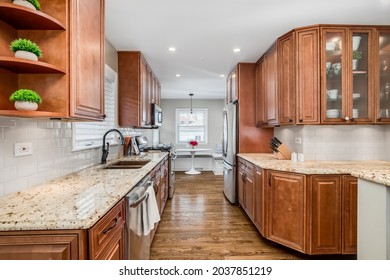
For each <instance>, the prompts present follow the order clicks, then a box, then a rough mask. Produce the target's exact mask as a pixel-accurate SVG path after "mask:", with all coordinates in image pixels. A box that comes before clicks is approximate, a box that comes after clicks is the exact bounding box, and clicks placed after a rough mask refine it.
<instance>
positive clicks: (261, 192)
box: [254, 166, 268, 237]
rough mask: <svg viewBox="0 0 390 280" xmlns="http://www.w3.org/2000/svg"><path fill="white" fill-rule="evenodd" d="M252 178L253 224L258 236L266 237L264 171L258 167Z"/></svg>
mask: <svg viewBox="0 0 390 280" xmlns="http://www.w3.org/2000/svg"><path fill="white" fill-rule="evenodd" d="M254 174H255V178H254V184H255V187H254V207H255V211H254V212H255V213H254V224H255V226H256V228H257V230H258V231H259V232H260V234H261V235H262V236H264V237H268V231H267V219H266V214H267V212H268V211H267V188H266V186H265V183H264V178H265V176H264V170H263V169H262V168H260V167H258V166H256V167H255V173H254Z"/></svg>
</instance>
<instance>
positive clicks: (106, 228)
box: [0, 199, 125, 260]
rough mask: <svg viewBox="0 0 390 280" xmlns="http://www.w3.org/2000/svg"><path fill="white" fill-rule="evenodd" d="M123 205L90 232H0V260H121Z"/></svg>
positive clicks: (122, 252) (122, 256)
mask: <svg viewBox="0 0 390 280" xmlns="http://www.w3.org/2000/svg"><path fill="white" fill-rule="evenodd" d="M124 224H125V202H124V199H122V200H120V201H119V202H118V203H117V204H116V205H115V206H114V207H112V208H111V210H110V211H108V212H107V213H106V214H105V215H104V216H103V217H102V218H100V219H99V221H98V222H97V223H96V224H95V225H93V226H92V227H91V228H90V229H82V230H39V231H10V232H7V231H2V232H0V259H8V260H10V259H11V260H18V259H22V260H49V259H52V260H53V259H55V260H85V259H90V260H110V259H112V260H122V259H124Z"/></svg>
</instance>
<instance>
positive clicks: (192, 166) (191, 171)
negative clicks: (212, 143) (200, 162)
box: [176, 148, 211, 175]
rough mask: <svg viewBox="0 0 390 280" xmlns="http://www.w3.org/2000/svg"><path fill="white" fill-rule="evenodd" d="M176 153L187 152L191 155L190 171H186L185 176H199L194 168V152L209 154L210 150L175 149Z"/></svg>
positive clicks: (198, 172)
mask: <svg viewBox="0 0 390 280" xmlns="http://www.w3.org/2000/svg"><path fill="white" fill-rule="evenodd" d="M176 152H177V153H180V152H189V153H190V154H191V169H190V170H188V171H186V172H185V173H186V174H189V175H197V174H200V173H201V172H200V171H198V170H196V169H195V167H194V158H195V153H196V152H211V149H207V148H186V149H176Z"/></svg>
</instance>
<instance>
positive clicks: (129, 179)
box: [0, 152, 168, 231]
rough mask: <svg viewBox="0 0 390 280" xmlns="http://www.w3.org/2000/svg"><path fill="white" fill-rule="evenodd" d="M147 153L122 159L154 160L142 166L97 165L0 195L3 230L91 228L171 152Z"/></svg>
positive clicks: (0, 215)
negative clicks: (108, 166)
mask: <svg viewBox="0 0 390 280" xmlns="http://www.w3.org/2000/svg"><path fill="white" fill-rule="evenodd" d="M167 154H168V153H166V152H161V153H160V152H157V153H147V154H146V155H145V156H143V157H139V156H131V157H123V158H121V159H120V160H128V159H131V160H150V162H149V163H147V164H146V165H144V166H143V167H142V168H140V169H104V168H105V167H106V166H107V165H109V164H111V163H113V162H115V161H117V160H111V161H107V164H105V165H101V164H98V165H95V166H93V167H90V168H86V169H84V170H81V171H79V172H76V173H72V174H69V175H67V176H65V177H61V178H58V179H55V180H52V181H50V182H48V183H45V184H41V185H38V186H36V187H33V188H31V189H27V190H24V191H20V192H17V193H14V194H9V195H7V196H3V197H0V205H1V208H0V231H10V230H54V229H88V228H90V227H92V226H93V225H94V224H95V223H96V222H97V221H98V220H99V219H100V218H101V217H102V216H103V215H104V214H105V213H107V212H108V211H109V210H110V209H111V208H112V207H113V206H114V205H115V204H116V203H117V202H118V201H120V200H121V199H122V198H123V197H124V196H125V195H126V194H127V193H128V192H129V191H130V190H131V189H132V188H133V187H134V186H135V185H136V184H137V183H138V182H139V181H140V180H141V179H142V178H144V177H145V176H146V175H147V174H148V173H149V172H150V171H152V170H153V168H154V167H155V166H156V165H157V164H158V163H159V162H160V161H161V160H162V159H163V158H164V157H165V156H166V155H167Z"/></svg>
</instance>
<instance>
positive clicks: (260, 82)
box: [255, 56, 267, 127]
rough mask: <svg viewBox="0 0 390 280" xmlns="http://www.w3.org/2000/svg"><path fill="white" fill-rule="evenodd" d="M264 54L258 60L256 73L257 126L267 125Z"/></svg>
mask: <svg viewBox="0 0 390 280" xmlns="http://www.w3.org/2000/svg"><path fill="white" fill-rule="evenodd" d="M264 73H265V71H264V56H262V57H261V58H260V59H259V60H258V61H257V62H256V68H255V74H256V103H255V106H256V108H255V114H256V126H259V127H261V126H263V125H265V124H266V123H267V122H266V118H265V113H266V104H265V77H264Z"/></svg>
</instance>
